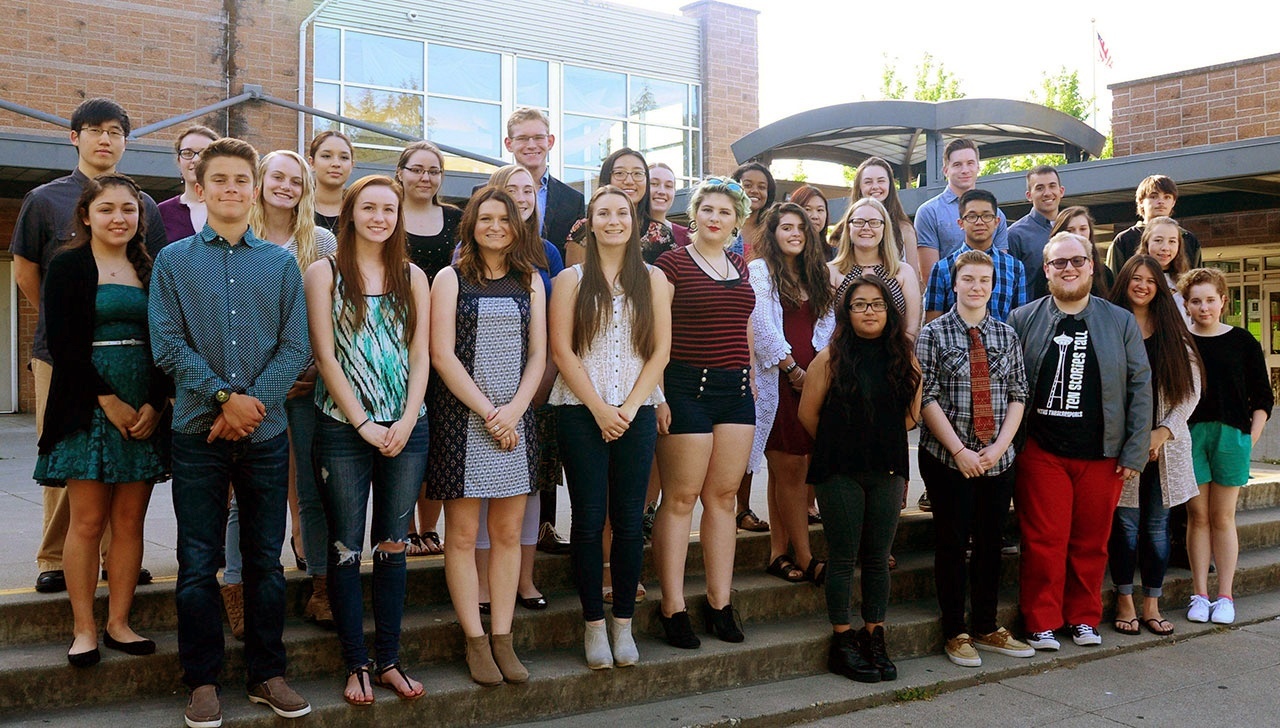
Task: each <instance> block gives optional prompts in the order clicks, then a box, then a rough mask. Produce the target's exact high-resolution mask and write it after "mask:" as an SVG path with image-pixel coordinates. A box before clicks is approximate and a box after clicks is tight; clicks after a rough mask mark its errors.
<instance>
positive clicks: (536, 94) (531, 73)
mask: <svg viewBox="0 0 1280 728" xmlns="http://www.w3.org/2000/svg"><path fill="white" fill-rule="evenodd" d="M550 103H551V102H550V94H549V87H548V84H547V62H546V61H538V60H534V59H532V58H519V59H517V60H516V105H518V106H536V107H538V108H541V109H545V108H546V107H547V106H549V105H550Z"/></svg>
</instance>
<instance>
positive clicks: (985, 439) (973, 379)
mask: <svg viewBox="0 0 1280 728" xmlns="http://www.w3.org/2000/svg"><path fill="white" fill-rule="evenodd" d="M969 392H970V397H971V399H972V403H973V434H974V435H975V436H976V437H977V438H978V441H979V442H981V443H982V444H983V445H989V444H991V441H992V440H994V439H995V437H996V415H995V412H994V411H992V409H991V370H990V369H989V368H988V366H987V349H986V347H984V346H983V345H982V335H981V333H980V332H979V331H978V329H977V328H976V327H975V328H971V329H969Z"/></svg>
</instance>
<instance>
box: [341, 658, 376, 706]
mask: <svg viewBox="0 0 1280 728" xmlns="http://www.w3.org/2000/svg"><path fill="white" fill-rule="evenodd" d="M352 675H355V676H356V682H357V683H359V684H360V694H361V695H363V694H364V693H366V692H367V693H369V699H368V700H352V699H351V696H350V695H347V691H346V688H345V687H343V690H342V699H343V700H345V701H347V704H348V705H354V706H356V707H364V706H366V705H373V685H372V683H371V682H370V680H369V665H368V664H365V665H361V666H360V667H357V668H356V669H354V670H348V671H347V677H351V676H352Z"/></svg>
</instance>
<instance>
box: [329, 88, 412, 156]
mask: <svg viewBox="0 0 1280 728" xmlns="http://www.w3.org/2000/svg"><path fill="white" fill-rule="evenodd" d="M342 109H343V115H344V116H349V117H352V118H354V119H360V120H361V121H368V122H371V123H374V124H377V125H379V126H385V127H387V128H389V129H393V130H395V131H398V132H402V133H404V134H411V135H413V136H415V137H420V136H422V97H421V96H419V95H417V94H401V93H395V92H392V91H377V90H375V89H369V88H359V87H354V86H348V87H347V89H346V94H345V96H344V98H343V104H342ZM349 135H350V136H351V141H353V142H355V143H357V144H391V145H402V144H404V142H402V141H400V140H398V139H393V138H391V137H387V136H384V135H382V134H377V133H375V132H371V131H366V130H364V129H357V128H355V127H352V128H350V129H349Z"/></svg>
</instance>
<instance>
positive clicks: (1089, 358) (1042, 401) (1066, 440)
mask: <svg viewBox="0 0 1280 728" xmlns="http://www.w3.org/2000/svg"><path fill="white" fill-rule="evenodd" d="M1030 409H1031V412H1030V416H1029V417H1028V418H1027V433H1028V434H1029V435H1030V436H1031V437H1033V438H1035V441H1036V442H1037V443H1038V444H1039V445H1040V446H1041V447H1043V448H1044V449H1045V450H1047V451H1048V452H1051V453H1053V454H1054V455H1058V456H1061V457H1064V458H1074V459H1077V460H1100V459H1102V457H1103V453H1102V450H1103V448H1102V432H1103V419H1102V374H1101V372H1100V370H1099V368H1098V353H1097V351H1096V350H1095V349H1094V346H1093V343H1092V342H1091V341H1090V337H1089V328H1088V326H1087V325H1086V324H1085V321H1084V319H1081V318H1076V317H1075V316H1066V317H1064V318H1063V319H1062V320H1061V321H1059V322H1058V328H1057V330H1056V331H1054V335H1053V339H1052V340H1051V341H1050V342H1049V348H1048V351H1046V352H1045V356H1044V361H1043V362H1041V364H1040V373H1039V375H1038V376H1037V377H1036V389H1035V392H1034V393H1033V397H1032V400H1031V406H1030Z"/></svg>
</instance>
